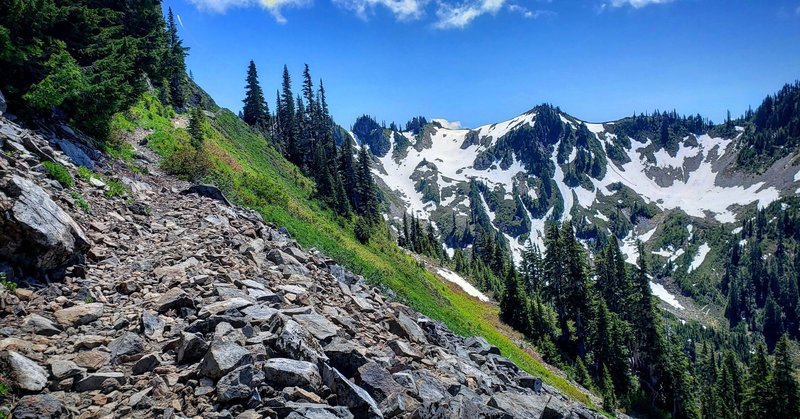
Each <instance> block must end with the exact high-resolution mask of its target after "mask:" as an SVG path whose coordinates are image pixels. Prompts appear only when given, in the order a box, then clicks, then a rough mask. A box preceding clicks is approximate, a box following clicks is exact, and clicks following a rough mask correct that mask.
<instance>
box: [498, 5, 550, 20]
mask: <svg viewBox="0 0 800 419" xmlns="http://www.w3.org/2000/svg"><path fill="white" fill-rule="evenodd" d="M508 10H509V11H510V12H512V13H518V14H520V15H522V17H524V18H526V19H537V18H540V17H553V16H555V15H556V14H557V13H556V12H554V11H552V10H531V9H528V8H527V7H525V6H520V5H518V4H509V5H508Z"/></svg>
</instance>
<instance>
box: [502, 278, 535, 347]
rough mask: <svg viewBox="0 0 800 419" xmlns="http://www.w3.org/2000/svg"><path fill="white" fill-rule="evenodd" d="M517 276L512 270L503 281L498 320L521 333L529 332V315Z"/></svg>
mask: <svg viewBox="0 0 800 419" xmlns="http://www.w3.org/2000/svg"><path fill="white" fill-rule="evenodd" d="M528 309H529V307H528V302H527V300H526V298H525V295H524V289H523V287H522V284H520V280H519V276H518V275H517V273H516V271H515V270H514V269H513V268H512V269H511V270H510V271H509V273H508V275H506V280H505V290H504V291H503V298H502V299H501V300H500V320H502V321H503V322H505V323H506V324H508V325H509V326H511V327H513V328H514V329H516V330H519V331H521V332H522V333H525V334H527V333H528V332H529V331H530V313H529V312H528Z"/></svg>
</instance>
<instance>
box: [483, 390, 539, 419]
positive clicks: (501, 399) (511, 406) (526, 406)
mask: <svg viewBox="0 0 800 419" xmlns="http://www.w3.org/2000/svg"><path fill="white" fill-rule="evenodd" d="M548 398H549V396H531V395H526V394H520V393H513V392H510V391H506V392H502V393H495V395H494V396H492V398H491V399H489V403H487V404H488V405H489V406H491V407H495V408H498V409H500V410H502V411H504V412H506V413H508V414H509V415H511V416H513V417H515V418H539V417H542V413H543V412H544V409H545V406H547V399H548Z"/></svg>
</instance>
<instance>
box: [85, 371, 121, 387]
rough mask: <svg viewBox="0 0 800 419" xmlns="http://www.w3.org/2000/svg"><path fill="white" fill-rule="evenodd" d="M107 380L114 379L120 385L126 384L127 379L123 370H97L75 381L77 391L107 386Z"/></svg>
mask: <svg viewBox="0 0 800 419" xmlns="http://www.w3.org/2000/svg"><path fill="white" fill-rule="evenodd" d="M106 380H110V381H114V382H116V383H118V384H120V385H124V384H125V382H126V381H127V379H126V378H125V374H123V373H121V372H96V373H93V374H88V375H87V376H86V377H84V378H83V379H81V380H79V381H78V382H77V383H75V391H93V390H100V389H101V388H103V387H105V386H106Z"/></svg>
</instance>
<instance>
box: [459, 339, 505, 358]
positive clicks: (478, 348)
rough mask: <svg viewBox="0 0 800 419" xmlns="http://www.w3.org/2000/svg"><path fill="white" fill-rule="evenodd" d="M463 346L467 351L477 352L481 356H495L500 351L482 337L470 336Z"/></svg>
mask: <svg viewBox="0 0 800 419" xmlns="http://www.w3.org/2000/svg"><path fill="white" fill-rule="evenodd" d="M464 346H466V347H467V349H469V350H471V351H474V352H477V353H479V354H481V355H488V354H495V355H500V349H497V347H496V346H492V345H490V344H489V342H487V341H486V339H484V338H483V336H470V337H468V338H467V339H465V340H464Z"/></svg>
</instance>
